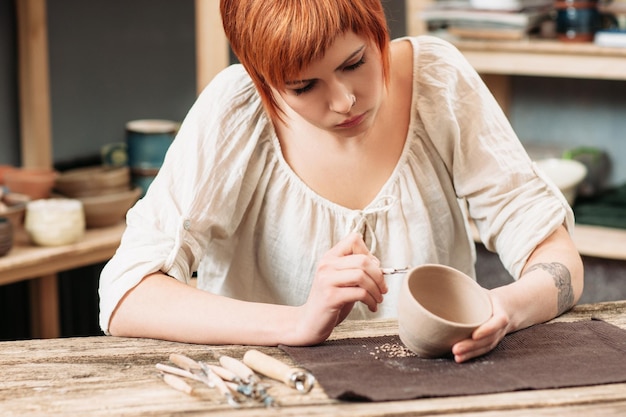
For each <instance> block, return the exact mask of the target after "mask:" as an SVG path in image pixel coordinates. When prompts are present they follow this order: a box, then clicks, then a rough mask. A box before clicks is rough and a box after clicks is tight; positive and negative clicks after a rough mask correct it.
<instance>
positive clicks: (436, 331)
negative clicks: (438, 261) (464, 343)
mask: <svg viewBox="0 0 626 417" xmlns="http://www.w3.org/2000/svg"><path fill="white" fill-rule="evenodd" d="M491 315H492V306H491V299H490V298H489V295H488V293H487V290H486V289H484V288H482V287H481V286H480V285H479V284H478V283H477V282H476V281H474V280H473V279H472V278H470V277H469V276H467V275H465V274H464V273H462V272H461V271H458V270H456V269H454V268H450V267H448V266H444V265H434V264H426V265H422V266H419V267H416V268H413V269H412V270H410V271H409V272H408V273H407V274H406V276H405V277H404V281H403V284H402V292H401V293H400V297H399V299H398V325H399V335H400V340H402V342H403V343H404V344H405V345H406V347H407V348H409V349H410V350H411V351H413V352H414V353H416V354H417V355H418V356H421V357H423V358H435V357H440V356H445V355H448V354H450V353H451V349H452V346H453V345H454V344H455V343H456V342H459V341H461V340H463V339H466V338H468V337H470V336H471V334H472V332H473V331H474V330H475V329H476V328H477V327H478V326H480V325H481V324H483V323H484V322H485V321H487V320H488V319H489V318H490V317H491Z"/></svg>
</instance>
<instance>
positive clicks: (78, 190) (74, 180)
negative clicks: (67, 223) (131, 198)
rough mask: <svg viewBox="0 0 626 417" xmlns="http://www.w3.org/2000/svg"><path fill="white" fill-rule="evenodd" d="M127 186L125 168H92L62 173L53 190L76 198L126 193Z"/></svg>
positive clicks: (126, 170) (127, 177)
mask: <svg viewBox="0 0 626 417" xmlns="http://www.w3.org/2000/svg"><path fill="white" fill-rule="evenodd" d="M129 184H130V169H129V168H128V167H127V166H123V167H106V166H92V167H85V168H76V169H71V170H68V171H65V172H62V173H61V174H60V175H59V176H58V177H57V178H56V181H55V183H54V189H55V191H57V192H59V193H60V194H63V195H64V196H66V197H72V198H77V197H90V196H97V195H104V194H115V193H119V192H121V191H127V190H128V189H129Z"/></svg>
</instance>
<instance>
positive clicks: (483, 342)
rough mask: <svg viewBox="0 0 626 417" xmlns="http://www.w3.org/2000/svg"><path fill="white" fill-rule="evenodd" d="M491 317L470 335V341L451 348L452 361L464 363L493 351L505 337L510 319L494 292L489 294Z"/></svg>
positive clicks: (461, 342)
mask: <svg viewBox="0 0 626 417" xmlns="http://www.w3.org/2000/svg"><path fill="white" fill-rule="evenodd" d="M490 297H491V303H492V305H493V315H492V316H491V318H490V319H489V320H487V321H486V322H485V323H484V324H483V325H481V326H480V327H478V328H477V329H476V330H474V332H473V333H472V337H471V339H465V340H461V341H460V342H458V343H456V344H455V345H454V346H453V347H452V353H453V354H454V360H455V361H456V362H459V363H460V362H465V361H467V360H469V359H472V358H475V357H477V356H481V355H484V354H485V353H487V352H490V351H491V350H493V349H494V348H495V347H496V346H497V345H498V343H500V341H501V340H502V339H503V338H504V336H506V334H507V332H508V328H509V322H510V318H509V315H508V314H507V312H506V311H505V309H504V308H503V307H502V305H501V304H500V302H499V300H498V298H497V296H495V295H494V292H493V291H491V292H490Z"/></svg>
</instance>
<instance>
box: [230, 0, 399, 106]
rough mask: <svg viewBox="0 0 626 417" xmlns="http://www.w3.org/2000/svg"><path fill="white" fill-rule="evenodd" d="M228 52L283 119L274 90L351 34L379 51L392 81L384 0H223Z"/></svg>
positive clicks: (387, 76) (263, 97) (385, 72)
mask: <svg viewBox="0 0 626 417" xmlns="http://www.w3.org/2000/svg"><path fill="white" fill-rule="evenodd" d="M220 12H221V15H222V23H223V25H224V31H225V32H226V37H227V38H228V40H229V42H230V46H231V48H232V50H233V52H234V53H235V55H236V56H237V58H239V61H240V62H241V63H242V64H243V66H244V67H245V68H246V70H247V71H248V73H249V74H250V77H251V78H252V81H253V82H254V84H255V86H256V88H257V90H258V91H259V94H260V95H261V100H262V101H263V104H264V105H265V108H266V109H267V111H268V112H269V113H270V115H271V116H272V117H278V118H280V115H279V114H278V111H279V110H278V105H277V103H276V101H275V100H274V97H273V96H272V92H271V89H270V86H272V87H274V88H278V89H280V88H283V87H284V86H285V84H286V82H287V80H293V79H296V78H297V77H298V76H299V74H300V73H301V72H302V71H303V70H304V69H305V68H306V67H307V66H308V65H309V64H310V63H311V62H313V61H315V60H317V59H321V58H322V57H323V56H324V53H325V52H326V50H327V49H328V48H329V47H330V46H331V45H332V43H333V42H334V40H335V38H336V37H337V36H339V35H341V34H343V33H345V32H349V31H352V32H354V33H355V34H357V35H359V36H363V37H364V38H366V39H367V40H369V41H371V42H373V43H374V44H375V45H377V47H378V49H379V50H380V53H381V56H382V66H383V76H384V78H385V80H386V81H387V80H388V79H389V32H388V29H387V21H386V19H385V12H384V10H383V7H382V5H381V3H380V0H221V2H220Z"/></svg>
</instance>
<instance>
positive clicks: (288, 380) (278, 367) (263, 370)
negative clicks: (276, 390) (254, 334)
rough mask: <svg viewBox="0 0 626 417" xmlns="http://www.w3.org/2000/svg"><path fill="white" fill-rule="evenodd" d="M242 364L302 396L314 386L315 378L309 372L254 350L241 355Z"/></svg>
mask: <svg viewBox="0 0 626 417" xmlns="http://www.w3.org/2000/svg"><path fill="white" fill-rule="evenodd" d="M243 362H244V363H245V364H246V365H248V366H249V367H250V368H251V369H253V370H255V371H256V372H258V373H260V374H262V375H265V376H267V377H270V378H272V379H275V380H277V381H280V382H283V383H285V384H287V385H288V386H290V387H292V388H295V389H296V390H297V391H298V392H301V393H303V394H305V393H307V392H309V391H311V389H312V388H313V385H314V384H315V377H314V376H313V374H312V373H311V372H310V371H308V370H306V369H304V368H298V367H291V366H289V365H287V364H286V363H283V362H281V361H279V360H278V359H276V358H273V357H271V356H269V355H266V354H265V353H263V352H261V351H258V350H255V349H252V350H249V351H247V352H246V353H245V354H244V355H243Z"/></svg>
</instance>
